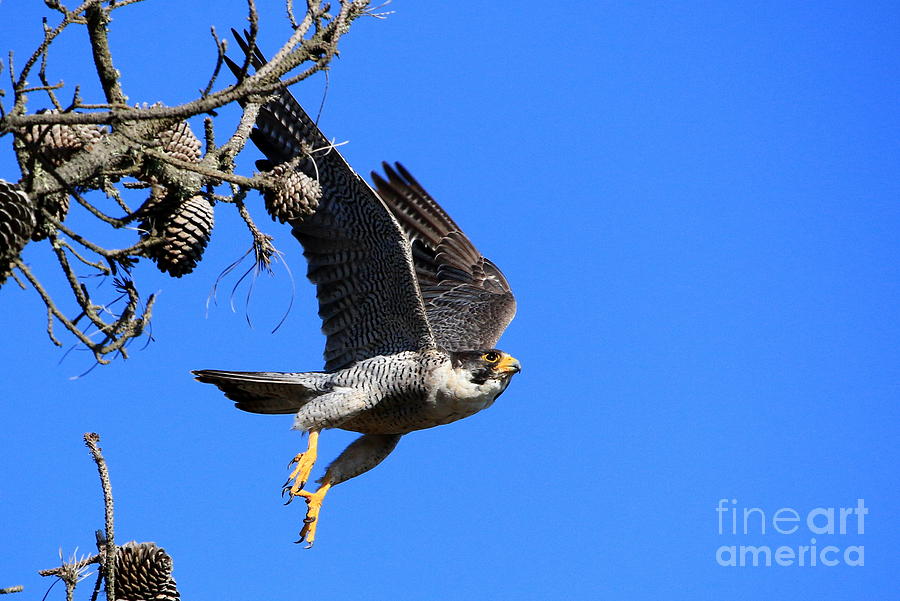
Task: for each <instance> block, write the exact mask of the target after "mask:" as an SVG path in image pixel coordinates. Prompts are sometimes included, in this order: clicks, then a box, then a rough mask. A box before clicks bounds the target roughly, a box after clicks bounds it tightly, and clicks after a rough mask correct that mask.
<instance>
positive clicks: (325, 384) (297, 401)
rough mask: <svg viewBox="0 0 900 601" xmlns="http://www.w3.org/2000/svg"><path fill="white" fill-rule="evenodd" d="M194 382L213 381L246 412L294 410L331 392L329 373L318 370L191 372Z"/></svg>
mask: <svg viewBox="0 0 900 601" xmlns="http://www.w3.org/2000/svg"><path fill="white" fill-rule="evenodd" d="M191 373H192V374H194V376H195V377H196V380H197V381H198V382H203V383H204V384H214V385H215V386H217V387H218V388H219V390H221V391H222V392H224V393H225V396H226V397H228V398H229V399H231V400H232V401H234V406H235V407H237V408H238V409H240V410H241V411H247V412H249V413H296V412H297V410H298V409H300V408H301V407H302V406H303V405H305V404H306V403H307V402H309V401H311V400H312V399H314V398H316V397H317V396H320V395H323V394H326V393H328V392H331V391H332V386H331V382H330V378H329V375H328V374H326V373H322V372H306V373H280V372H270V371H218V370H215V369H200V370H197V371H192V372H191Z"/></svg>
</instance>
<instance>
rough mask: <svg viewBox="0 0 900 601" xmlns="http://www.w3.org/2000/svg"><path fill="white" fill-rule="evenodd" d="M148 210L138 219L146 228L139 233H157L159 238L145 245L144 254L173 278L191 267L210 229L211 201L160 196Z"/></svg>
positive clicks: (198, 259) (211, 216)
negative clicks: (145, 252) (147, 214)
mask: <svg viewBox="0 0 900 601" xmlns="http://www.w3.org/2000/svg"><path fill="white" fill-rule="evenodd" d="M150 202H153V199H152V198H151V200H150V201H148V203H150ZM146 204H147V203H145V206H146ZM151 211H152V214H151V215H150V216H149V217H147V218H146V219H145V220H144V221H142V222H141V228H142V229H144V230H146V231H147V234H144V235H143V237H144V238H147V237H149V236H153V237H160V238H163V242H161V243H159V244H157V245H155V246H151V247H150V248H148V249H147V256H148V257H150V259H152V260H153V261H154V262H155V263H156V266H157V267H158V268H159V270H160V271H162V272H163V273H168V274H169V275H171V276H173V277H176V278H180V277H181V276H183V275H185V274H188V273H190V272H192V271H194V268H195V267H196V266H197V263H199V262H200V259H201V257H202V256H203V251H204V250H205V249H206V245H207V243H208V242H209V236H210V234H211V233H212V228H213V208H212V205H210V204H209V201H208V200H206V199H205V198H204V197H202V196H192V197H191V198H189V199H187V200H184V201H178V200H176V199H170V198H163V199H162V200H161V201H158V204H154V205H153V208H152V209H151Z"/></svg>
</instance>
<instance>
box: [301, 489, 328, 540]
mask: <svg viewBox="0 0 900 601" xmlns="http://www.w3.org/2000/svg"><path fill="white" fill-rule="evenodd" d="M329 488H331V484H330V483H329V482H326V483H325V484H323V485H322V486H320V487H319V490H317V491H316V492H308V491H305V490H301V491H300V492H299V493H297V494H298V496H301V497H303V498H304V499H306V505H307V507H306V519H304V520H303V522H304V523H303V529H302V530H300V540H298V541H297V542H298V543H299V542H303V541H304V540H305V541H306V548H307V549H309V548H310V547H312V546H313V543H314V542H315V540H316V526H318V525H319V510H321V509H322V500H323V499H324V498H325V495H326V493H328V489H329Z"/></svg>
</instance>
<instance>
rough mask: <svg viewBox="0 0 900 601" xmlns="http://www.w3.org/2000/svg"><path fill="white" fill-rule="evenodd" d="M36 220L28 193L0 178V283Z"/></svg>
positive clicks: (23, 245) (32, 231)
mask: <svg viewBox="0 0 900 601" xmlns="http://www.w3.org/2000/svg"><path fill="white" fill-rule="evenodd" d="M36 226H37V220H36V219H35V215H34V206H33V204H32V202H31V199H30V198H28V195H27V194H25V192H23V191H22V190H20V189H19V187H18V186H17V185H15V184H11V183H9V182H6V181H3V180H2V179H0V285H2V284H3V282H5V281H6V278H7V277H8V276H9V274H10V272H11V271H12V261H13V259H15V258H16V257H18V256H19V253H21V252H22V249H23V248H25V245H26V244H28V239H29V238H31V235H32V234H33V233H34V228H35V227H36Z"/></svg>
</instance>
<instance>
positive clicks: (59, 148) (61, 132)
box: [23, 109, 106, 167]
mask: <svg viewBox="0 0 900 601" xmlns="http://www.w3.org/2000/svg"><path fill="white" fill-rule="evenodd" d="M40 112H41V113H51V114H58V113H59V111H57V110H56V109H53V110H50V111H40ZM105 133H106V132H105V130H102V129H100V128H99V127H96V126H94V125H61V124H59V123H54V124H53V125H32V126H31V127H29V128H28V129H27V130H26V131H25V135H24V136H23V138H24V140H25V143H26V144H28V145H29V147H31V148H33V149H34V152H39V153H40V154H41V155H43V156H44V157H46V158H47V160H49V161H50V162H51V163H52V164H53V165H55V166H57V167H58V166H60V165H62V164H63V163H65V162H66V161H68V160H69V159H71V158H72V156H73V155H74V154H75V153H76V152H78V151H79V150H81V149H83V148H90V147H91V146H92V145H93V144H94V143H96V142H97V141H98V140H100V138H102V137H103V135H104V134H105Z"/></svg>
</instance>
